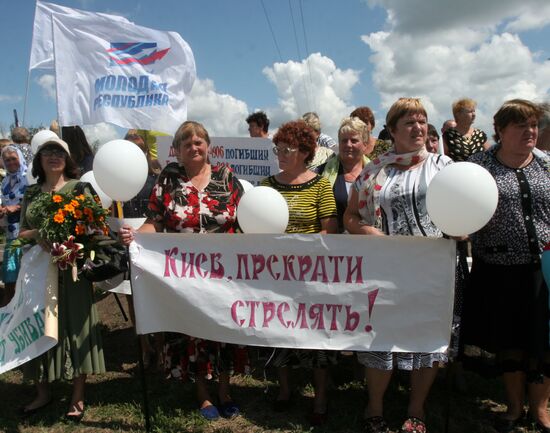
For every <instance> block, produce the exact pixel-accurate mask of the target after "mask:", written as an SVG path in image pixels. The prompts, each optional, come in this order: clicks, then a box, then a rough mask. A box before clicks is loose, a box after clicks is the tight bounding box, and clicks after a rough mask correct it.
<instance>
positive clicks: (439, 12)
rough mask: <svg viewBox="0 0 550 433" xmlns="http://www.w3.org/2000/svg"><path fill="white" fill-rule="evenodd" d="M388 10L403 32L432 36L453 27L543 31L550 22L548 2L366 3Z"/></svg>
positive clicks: (428, 0) (442, 0) (385, 0)
mask: <svg viewBox="0 0 550 433" xmlns="http://www.w3.org/2000/svg"><path fill="white" fill-rule="evenodd" d="M366 2H367V3H368V4H369V5H370V6H381V7H383V8H384V9H386V10H387V13H388V19H387V21H388V24H389V25H390V26H391V28H392V29H394V30H395V31H398V32H400V33H410V34H418V33H432V32H433V31H437V30H445V29H448V28H450V27H454V28H456V27H463V28H465V27H470V28H477V29H485V30H488V29H492V30H494V29H495V28H496V26H497V25H499V24H501V23H503V21H508V22H509V24H508V25H509V26H510V27H511V28H508V29H507V30H513V31H520V30H528V29H533V28H540V27H542V26H544V25H546V24H548V23H550V14H549V13H548V12H549V11H550V5H549V4H548V0H522V1H517V0H483V1H479V0H460V1H457V0H407V1H403V0H367V1H366Z"/></svg>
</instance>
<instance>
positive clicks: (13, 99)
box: [0, 95, 23, 102]
mask: <svg viewBox="0 0 550 433" xmlns="http://www.w3.org/2000/svg"><path fill="white" fill-rule="evenodd" d="M22 99H23V98H22V97H21V96H12V95H0V102H19V101H21V100H22Z"/></svg>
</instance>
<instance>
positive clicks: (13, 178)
mask: <svg viewBox="0 0 550 433" xmlns="http://www.w3.org/2000/svg"><path fill="white" fill-rule="evenodd" d="M2 161H3V162H4V168H5V170H6V177H5V178H4V180H3V181H2V207H0V216H2V217H5V219H6V223H7V224H6V245H5V246H4V261H3V263H2V281H3V282H4V296H3V299H1V300H0V301H1V304H0V305H1V306H4V305H6V304H7V303H8V302H9V301H10V300H11V298H12V297H13V295H14V293H15V282H16V281H17V275H18V274H19V266H20V261H21V249H20V248H12V247H11V246H10V245H11V243H12V242H13V241H14V240H15V239H17V237H18V236H19V220H20V218H21V202H22V201H23V196H24V195H25V190H26V189H27V176H26V174H27V163H26V161H25V158H24V157H23V154H22V153H21V151H20V150H19V149H17V148H16V147H14V146H6V147H4V148H3V149H2Z"/></svg>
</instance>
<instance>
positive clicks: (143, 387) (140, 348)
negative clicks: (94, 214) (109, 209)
mask: <svg viewBox="0 0 550 433" xmlns="http://www.w3.org/2000/svg"><path fill="white" fill-rule="evenodd" d="M115 204H116V210H117V215H118V217H119V218H120V219H122V218H124V211H123V210H122V203H121V202H120V201H118V200H117V201H115ZM126 254H127V256H128V279H129V280H130V291H131V293H132V303H133V302H134V288H133V285H132V260H131V259H130V247H129V246H127V247H126ZM134 311H135V306H134ZM134 331H136V338H137V342H138V344H137V346H138V364H139V372H140V376H141V393H142V395H143V416H144V417H145V431H146V432H147V433H151V415H150V413H149V397H148V394H149V393H148V390H147V380H146V378H145V366H144V365H143V344H142V342H141V338H140V337H141V336H140V335H139V334H138V333H137V328H136V324H135V323H134Z"/></svg>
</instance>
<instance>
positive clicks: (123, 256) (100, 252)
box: [75, 182, 129, 282]
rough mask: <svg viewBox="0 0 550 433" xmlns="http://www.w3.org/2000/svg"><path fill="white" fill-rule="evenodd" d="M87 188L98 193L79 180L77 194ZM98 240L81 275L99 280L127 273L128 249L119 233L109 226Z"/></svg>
mask: <svg viewBox="0 0 550 433" xmlns="http://www.w3.org/2000/svg"><path fill="white" fill-rule="evenodd" d="M86 188H88V189H89V190H90V191H91V193H92V194H93V195H97V194H96V192H95V191H94V188H93V187H92V185H90V184H89V183H87V182H78V184H77V185H76V187H75V191H76V192H77V194H84V193H85V189H86ZM96 240H97V244H96V248H95V249H94V253H95V254H94V257H93V260H88V261H87V262H86V263H84V265H83V266H82V267H81V269H82V271H81V275H82V276H83V277H84V278H86V279H87V280H88V281H92V282H99V281H105V280H108V279H110V278H113V277H115V276H117V275H119V274H124V273H127V272H128V269H129V260H128V250H127V248H126V247H125V246H124V245H122V244H121V243H120V242H119V241H118V238H117V235H116V234H115V233H114V232H113V231H112V230H111V229H110V228H109V233H108V234H107V235H98V236H96Z"/></svg>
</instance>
